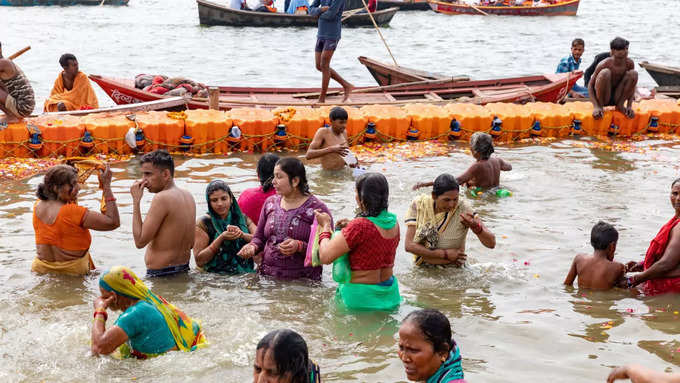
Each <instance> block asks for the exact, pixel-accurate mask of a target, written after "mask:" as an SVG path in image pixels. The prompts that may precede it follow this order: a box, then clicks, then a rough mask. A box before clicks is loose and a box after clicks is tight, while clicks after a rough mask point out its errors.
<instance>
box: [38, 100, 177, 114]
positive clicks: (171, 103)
mask: <svg viewBox="0 0 680 383" xmlns="http://www.w3.org/2000/svg"><path fill="white" fill-rule="evenodd" d="M187 100H188V99H187V98H184V97H181V96H177V97H168V98H163V99H160V100H155V101H148V102H140V103H137V104H125V105H116V106H109V107H106V108H99V109H87V110H70V111H66V112H51V113H45V114H46V115H50V116H63V115H71V116H85V115H88V114H94V113H132V112H146V111H149V110H159V109H168V108H174V107H178V106H182V105H186V103H187Z"/></svg>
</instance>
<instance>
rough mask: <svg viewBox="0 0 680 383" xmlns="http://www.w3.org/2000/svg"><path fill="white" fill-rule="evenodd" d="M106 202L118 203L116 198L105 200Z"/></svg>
mask: <svg viewBox="0 0 680 383" xmlns="http://www.w3.org/2000/svg"><path fill="white" fill-rule="evenodd" d="M105 201H106V202H116V197H109V198H107V199H105Z"/></svg>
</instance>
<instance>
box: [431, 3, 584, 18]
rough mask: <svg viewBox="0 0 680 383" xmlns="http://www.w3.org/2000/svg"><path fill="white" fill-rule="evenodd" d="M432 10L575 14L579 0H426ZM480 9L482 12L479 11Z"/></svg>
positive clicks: (470, 12)
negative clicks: (546, 0)
mask: <svg viewBox="0 0 680 383" xmlns="http://www.w3.org/2000/svg"><path fill="white" fill-rule="evenodd" d="M427 2H428V3H429V5H430V8H432V10H433V11H435V12H439V13H444V14H447V15H482V14H483V13H482V12H484V13H487V14H490V15H505V16H576V12H577V11H578V5H579V2H580V0H566V1H562V2H559V3H556V4H546V5H542V6H514V7H507V6H488V5H487V6H483V5H479V6H475V7H471V6H470V5H469V4H466V3H463V2H458V1H456V2H444V1H438V0H427ZM480 10H481V11H482V12H480Z"/></svg>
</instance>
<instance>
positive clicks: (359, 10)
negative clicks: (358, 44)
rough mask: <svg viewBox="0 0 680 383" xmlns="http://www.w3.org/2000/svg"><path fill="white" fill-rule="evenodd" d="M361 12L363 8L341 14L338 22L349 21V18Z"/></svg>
mask: <svg viewBox="0 0 680 383" xmlns="http://www.w3.org/2000/svg"><path fill="white" fill-rule="evenodd" d="M363 10H364V9H363V8H357V9H352V10H351V11H347V12H345V13H343V14H342V20H340V22H343V21H345V20H347V19H349V18H350V17H352V16H354V15H356V14H357V13H359V12H361V11H363Z"/></svg>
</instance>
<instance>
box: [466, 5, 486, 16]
mask: <svg viewBox="0 0 680 383" xmlns="http://www.w3.org/2000/svg"><path fill="white" fill-rule="evenodd" d="M468 5H469V6H470V7H471V8H472V9H474V10H475V11H477V12H479V13H481V14H482V15H484V16H489V14H488V13H486V12H484V11H482V10H481V9H479V8H477V7H475V6H474V4H468Z"/></svg>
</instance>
